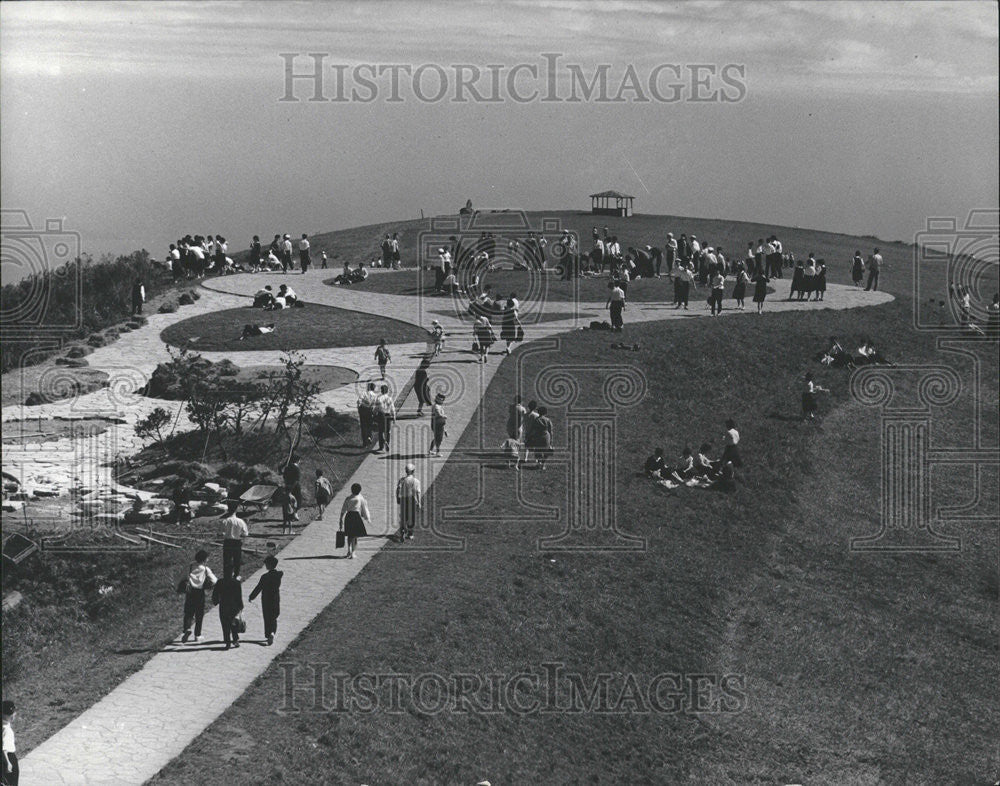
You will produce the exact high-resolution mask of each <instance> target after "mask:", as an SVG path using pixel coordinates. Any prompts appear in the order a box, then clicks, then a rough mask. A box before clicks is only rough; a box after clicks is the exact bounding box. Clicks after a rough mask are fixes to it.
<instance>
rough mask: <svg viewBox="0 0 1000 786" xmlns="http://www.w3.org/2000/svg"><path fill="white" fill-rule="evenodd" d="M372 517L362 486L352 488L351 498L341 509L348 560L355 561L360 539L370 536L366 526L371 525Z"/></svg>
mask: <svg viewBox="0 0 1000 786" xmlns="http://www.w3.org/2000/svg"><path fill="white" fill-rule="evenodd" d="M371 523H372V517H371V514H370V513H369V512H368V501H367V500H366V499H365V498H364V497H362V496H361V484H360V483H355V484H353V485H352V486H351V496H349V497H348V498H347V499H345V500H344V507H342V508H341V509H340V529H341V530H342V531H343V533H344V537H346V538H347V558H348V559H354V552H355V550H356V549H357V547H358V538H363V537H365V536H366V535H367V534H368V530H367V529H365V524H371Z"/></svg>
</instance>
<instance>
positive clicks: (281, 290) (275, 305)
mask: <svg viewBox="0 0 1000 786" xmlns="http://www.w3.org/2000/svg"><path fill="white" fill-rule="evenodd" d="M299 305H301V304H300V303H299V296H298V295H297V294H295V290H294V289H292V288H291V287H290V286H288V285H287V284H282V285H281V286H279V287H278V292H277V294H275V293H274V292H273V291H272V290H271V285H270V284H268V285H267V286H265V287H263V288H261V289H258V290H257V291H256V292H255V293H254V296H253V306H252V307H253V308H262V309H264V310H265V311H281V310H282V309H285V308H292V307H294V306H299Z"/></svg>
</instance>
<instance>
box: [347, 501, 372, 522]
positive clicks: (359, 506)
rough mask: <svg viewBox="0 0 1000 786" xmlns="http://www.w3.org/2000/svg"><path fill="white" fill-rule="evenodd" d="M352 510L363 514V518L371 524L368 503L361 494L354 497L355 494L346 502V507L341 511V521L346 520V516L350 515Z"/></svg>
mask: <svg viewBox="0 0 1000 786" xmlns="http://www.w3.org/2000/svg"><path fill="white" fill-rule="evenodd" d="M352 510H356V511H357V512H358V513H360V514H361V518H362V519H364V520H365V521H367V522H368V523H369V524H370V523H371V520H372V517H371V514H370V513H369V512H368V501H367V500H366V499H365V498H364V497H362V496H361V495H360V494H358V495H357V496H354V495H353V494H352V495H351V496H350V497H348V498H347V499H345V500H344V506H343V507H342V508H341V509H340V520H341V521H343V520H344V516H346V515H347V514H348V513H350V512H351V511H352Z"/></svg>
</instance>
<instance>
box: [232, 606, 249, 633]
mask: <svg viewBox="0 0 1000 786" xmlns="http://www.w3.org/2000/svg"><path fill="white" fill-rule="evenodd" d="M233 630H235V631H236V632H237V633H246V632H247V621H246V618H245V617H244V616H243V612H242V610H241V611H240V612H239V613H238V614H237V615H236V616H235V617H233Z"/></svg>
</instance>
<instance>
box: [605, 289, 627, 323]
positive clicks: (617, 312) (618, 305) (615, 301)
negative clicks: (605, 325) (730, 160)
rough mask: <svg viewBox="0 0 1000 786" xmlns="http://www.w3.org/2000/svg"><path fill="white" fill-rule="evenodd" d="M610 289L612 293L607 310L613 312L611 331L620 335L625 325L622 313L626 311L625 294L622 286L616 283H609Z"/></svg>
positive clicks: (606, 306) (609, 296) (609, 295)
mask: <svg viewBox="0 0 1000 786" xmlns="http://www.w3.org/2000/svg"><path fill="white" fill-rule="evenodd" d="M608 288H609V289H610V290H611V292H610V293H609V294H608V302H607V303H606V304H605V308H607V309H608V310H609V311H610V312H611V329H612V330H614V331H616V332H619V333H620V332H621V329H622V327H623V326H624V324H625V323H624V321H623V320H622V312H623V311H624V310H625V292H624V291H623V290H622V288H621V285H620V284H618V283H616V282H611V283H609V284H608Z"/></svg>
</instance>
